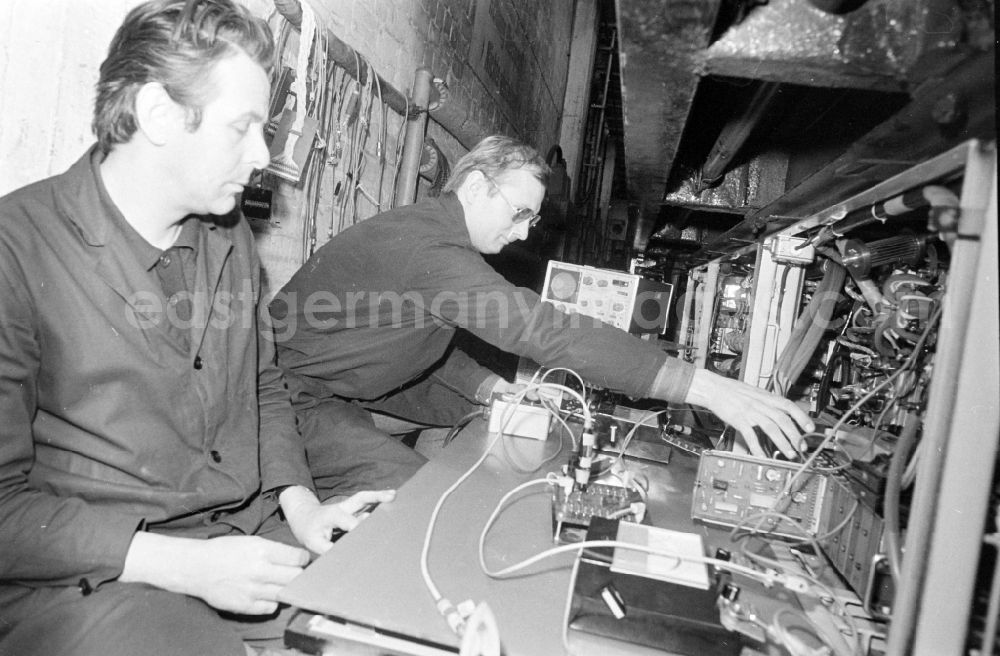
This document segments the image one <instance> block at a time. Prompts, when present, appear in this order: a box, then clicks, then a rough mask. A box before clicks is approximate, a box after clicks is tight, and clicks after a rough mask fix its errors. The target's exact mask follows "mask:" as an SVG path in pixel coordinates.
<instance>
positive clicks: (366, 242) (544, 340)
mask: <svg viewBox="0 0 1000 656" xmlns="http://www.w3.org/2000/svg"><path fill="white" fill-rule="evenodd" d="M270 308H271V314H272V317H273V321H274V331H275V338H276V341H277V343H278V364H279V365H280V366H281V367H282V368H283V369H284V370H285V374H286V377H287V378H288V382H289V387H290V388H291V389H292V391H293V395H294V394H296V393H299V394H303V393H304V394H308V395H311V396H314V397H317V398H323V397H326V396H341V397H347V398H358V399H374V398H378V397H380V396H382V395H385V394H387V393H390V392H391V391H392V390H394V389H396V388H398V387H399V386H401V385H404V384H406V383H407V382H409V381H411V380H413V379H414V378H416V377H418V376H421V375H422V374H424V373H425V372H427V371H428V369H431V368H435V367H437V371H438V372H439V373H440V374H441V377H443V378H444V379H446V380H449V381H451V382H452V384H453V386H454V388H455V389H456V390H458V391H461V392H463V393H464V394H465V395H466V396H467V397H469V398H472V395H473V394H474V392H475V390H476V389H477V386H478V385H479V383H480V382H482V380H483V379H484V377H485V376H486V375H487V372H486V371H485V370H484V369H482V368H480V367H478V365H476V364H475V363H474V362H473V361H472V360H471V359H470V358H468V357H465V356H463V355H461V352H459V351H453V354H452V356H451V357H449V358H448V359H447V360H445V361H444V362H441V358H442V357H443V356H444V355H445V353H446V351H447V348H448V345H449V343H450V342H451V339H452V337H453V335H454V331H455V329H456V328H458V327H461V328H465V329H467V330H468V331H469V332H471V333H473V334H474V335H476V336H477V337H479V338H481V339H482V340H484V341H486V342H487V343H489V344H492V345H494V346H496V347H498V348H500V349H502V350H504V351H507V352H511V353H516V354H518V355H523V356H526V357H528V358H530V359H532V360H534V361H535V362H538V363H540V364H543V365H546V366H549V367H556V366H558V367H568V368H570V369H573V370H575V371H577V372H578V373H580V374H581V375H582V376H583V377H584V378H585V379H587V380H588V381H589V382H591V383H593V384H597V385H600V386H602V387H605V388H609V389H613V390H617V391H621V392H624V393H626V394H628V395H629V396H632V397H635V398H641V397H645V396H647V395H648V394H649V392H650V390H651V388H652V385H653V381H654V379H655V378H656V376H657V373H658V372H659V371H660V368H661V367H662V366H664V363H665V362H668V363H669V364H668V365H667V366H668V367H670V368H671V369H670V373H672V374H676V375H672V376H670V377H669V378H668V380H669V381H670V383H669V384H668V386H669V388H670V389H669V394H668V396H669V397H670V398H669V399H667V400H674V401H681V400H683V397H684V395H685V394H686V393H687V387H688V385H689V383H690V379H691V374H692V372H693V369H692V368H691V365H690V364H688V363H685V362H683V361H680V360H677V359H674V358H670V359H669V360H668V359H667V356H666V354H665V353H663V351H662V350H660V349H659V348H658V347H657V346H656V345H655V344H653V343H650V342H646V341H644V340H641V339H639V338H637V337H634V336H632V335H629V334H628V333H626V332H624V331H622V330H619V329H617V328H614V327H612V326H610V325H609V324H605V323H602V322H601V321H598V320H596V319H591V318H589V317H585V316H582V315H578V314H575V315H568V314H564V313H563V312H560V311H559V310H557V309H556V308H555V306H553V305H552V304H551V303H544V302H541V300H540V298H539V296H538V294H536V293H535V292H533V291H531V290H530V289H526V288H523V287H516V286H514V285H512V284H511V283H509V282H508V281H507V280H506V279H504V278H503V277H502V276H501V275H500V274H498V273H497V272H496V270H494V269H493V268H492V267H491V266H490V265H489V264H488V263H487V262H486V261H485V260H484V259H483V257H482V255H481V254H480V253H479V252H478V251H477V250H476V249H475V247H474V246H473V245H472V241H471V239H470V237H469V231H468V228H467V227H466V225H465V217H464V213H463V208H462V205H461V203H460V202H459V200H458V198H457V197H456V196H455V195H454V194H445V195H443V196H442V197H440V198H437V199H429V200H425V201H421V202H419V203H416V204H414V205H407V206H404V207H400V208H397V209H393V210H390V211H388V212H384V213H382V214H379V215H377V216H375V217H372V218H371V219H368V220H366V221H363V222H361V223H360V224H357V225H355V226H352V227H350V228H348V229H347V230H344V231H343V232H341V233H340V234H338V235H337V236H336V237H334V238H333V239H331V240H330V241H329V242H327V243H326V244H324V245H323V246H322V247H321V248H319V249H318V250H317V251H316V253H315V254H314V255H313V256H312V257H311V258H310V259H309V260H308V261H307V262H306V263H305V265H303V266H302V268H301V269H299V271H298V272H297V273H296V274H295V275H294V276H292V278H291V280H289V282H288V284H287V285H285V287H284V288H283V289H282V290H281V291H280V292H279V293H278V294H277V295H276V297H275V299H274V300H272V302H271V305H270Z"/></svg>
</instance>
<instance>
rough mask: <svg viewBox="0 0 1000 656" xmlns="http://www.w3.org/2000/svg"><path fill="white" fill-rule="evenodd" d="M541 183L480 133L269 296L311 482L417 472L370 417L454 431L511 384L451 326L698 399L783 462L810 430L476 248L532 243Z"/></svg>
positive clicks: (500, 140)
mask: <svg viewBox="0 0 1000 656" xmlns="http://www.w3.org/2000/svg"><path fill="white" fill-rule="evenodd" d="M548 174H549V168H548V166H547V165H546V163H545V161H544V160H543V159H542V158H540V157H539V156H538V154H537V153H536V152H535V151H534V150H533V149H531V148H530V147H528V146H526V145H524V144H522V143H520V142H518V141H516V140H514V139H510V138H507V137H500V136H494V137H488V138H486V139H484V140H483V141H482V142H480V143H479V144H478V145H477V146H476V147H475V148H474V149H473V150H472V151H470V152H469V153H467V154H466V155H465V156H464V157H462V158H461V159H460V160H459V161H458V162H457V164H456V166H455V168H454V171H453V173H452V176H451V178H450V179H449V181H448V183H447V184H446V185H445V187H444V191H445V193H444V194H443V195H442V196H441V197H439V198H432V199H428V200H424V201H422V202H418V203H416V204H413V205H408V206H404V207H400V208H396V209H393V210H390V211H388V212H384V213H382V214H379V215H377V216H375V217H372V218H370V219H368V220H366V221H363V222H362V223H360V224H358V225H355V226H353V227H351V228H348V229H347V230H345V231H343V232H341V233H340V234H338V235H337V236H336V237H334V238H333V239H331V240H330V241H329V242H328V243H327V244H325V245H324V246H322V247H321V248H320V249H319V250H317V251H316V253H315V254H314V255H313V256H312V258H310V259H309V261H308V262H306V263H305V265H303V267H302V268H301V269H300V270H299V271H298V272H297V273H296V274H295V275H294V276H293V277H292V278H291V280H290V281H289V282H288V284H287V285H286V286H285V287H284V288H283V289H282V290H281V291H280V292H279V293H278V294H277V295H276V296H275V298H274V300H273V301H272V302H271V304H270V309H271V314H272V318H273V321H274V330H275V338H276V341H277V344H278V364H279V366H280V367H281V368H282V369H283V370H284V372H285V376H286V379H287V381H288V385H289V389H290V391H291V393H292V403H293V406H294V407H295V410H296V413H297V416H298V420H299V429H300V431H301V432H302V434H303V437H305V438H306V442H307V451H308V453H309V465H310V468H311V470H312V472H313V475H314V476H315V477H316V481H317V484H318V485H323V486H326V485H328V484H333V483H332V482H331V483H327V482H326V481H340V482H342V484H343V485H344V489H345V490H351V489H354V488H355V486H354V485H352V484H351V478H352V476H355V475H357V474H358V473H361V472H363V473H364V477H365V478H364V480H368V481H381V482H382V484H383V485H385V486H389V487H392V486H396V485H398V484H399V483H400V482H402V480H405V478H406V477H407V476H408V475H409V474H411V473H412V472H413V471H414V470H415V469H416V468H417V467H419V466H420V464H421V463H422V462H423V458H422V457H421V456H419V455H418V454H417V453H415V452H413V451H412V450H410V449H408V448H407V447H405V446H403V445H402V444H399V443H398V442H395V441H394V440H392V439H391V438H389V437H388V436H387V435H385V434H384V433H382V432H381V431H379V430H378V429H377V428H376V427H375V425H374V423H373V421H372V418H371V416H370V415H369V412H368V411H369V410H370V411H374V412H376V413H385V414H388V415H391V416H394V417H398V418H401V419H405V420H409V421H413V422H417V423H420V424H423V425H431V426H447V425H451V424H453V423H455V422H457V421H458V420H459V419H460V418H461V417H463V416H464V415H465V414H466V413H468V412H469V411H470V410H472V409H473V408H475V407H476V404H482V403H486V402H488V400H489V397H490V394H491V393H492V392H494V391H507V390H508V389H509V384H508V383H507V382H506V381H504V380H502V379H500V377H499V376H497V375H495V374H493V373H492V372H491V371H489V370H488V369H485V368H483V367H481V366H479V365H478V364H476V363H475V361H473V360H472V359H471V358H469V357H468V356H466V355H465V354H463V353H462V352H461V351H459V350H456V349H454V348H452V344H451V342H452V337H453V335H454V332H455V330H456V328H459V327H461V328H464V329H466V330H468V331H469V332H471V333H472V334H474V335H476V336H477V337H479V338H480V339H482V340H484V341H485V342H487V343H489V344H492V345H494V346H496V347H498V348H500V349H502V350H504V351H508V352H512V353H516V354H519V355H523V356H527V357H528V358H530V359H532V360H534V361H535V362H538V363H540V364H543V365H545V366H549V367H556V366H558V367H568V368H570V369H573V370H575V371H577V372H578V373H579V374H580V375H581V376H583V378H584V379H585V380H587V381H588V382H590V383H593V384H596V385H599V386H601V387H604V388H609V389H612V390H616V391H620V392H624V393H625V394H627V395H629V396H630V397H633V398H654V399H662V400H664V401H672V402H686V403H692V404H696V405H700V406H703V407H706V408H708V409H709V410H711V411H713V412H714V413H715V414H716V415H718V416H719V417H720V418H721V419H722V420H724V421H725V422H727V423H729V424H731V425H732V426H733V427H734V428H736V429H737V430H738V431H740V432H741V433H742V434H750V435H752V434H753V432H752V431H753V429H754V427H759V428H760V429H762V430H763V431H764V432H765V433H766V434H767V435H768V436H769V437H770V439H771V440H772V441H773V442H774V443H775V445H776V446H778V447H779V448H780V449H781V450H782V451H784V452H785V453H786V454H787V455H792V454H793V449H794V448H795V447H797V446H798V443H799V439H800V428H801V429H804V430H812V428H813V425H812V422H811V421H810V420H809V418H808V416H807V415H806V413H805V412H804V411H802V410H801V409H800V408H799V407H797V406H796V405H795V404H794V403H792V402H791V401H788V400H786V399H783V398H781V397H778V396H775V395H772V394H770V393H768V392H766V391H764V390H761V389H759V388H756V387H753V386H751V385H747V384H745V383H742V382H738V381H734V380H731V379H728V378H724V377H721V376H718V375H716V374H713V373H710V372H708V371H705V370H703V369H695V367H694V366H693V365H691V364H689V363H687V362H684V361H682V360H679V359H676V358H670V357H667V355H666V354H665V353H664V352H663V351H662V350H661V349H660V348H658V347H657V346H656V344H655V343H651V342H647V341H644V340H641V339H639V338H637V337H634V336H632V335H629V334H628V333H625V332H623V331H621V330H618V329H616V328H613V327H610V326H609V325H607V324H603V323H601V322H600V321H597V320H596V319H590V318H588V317H582V316H580V315H572V316H570V315H566V314H563V313H562V312H560V311H559V310H557V309H556V308H555V307H554V306H553V305H552V304H550V303H543V302H541V301H540V299H539V297H538V295H537V294H535V293H534V292H533V291H531V290H529V289H525V288H520V287H516V286H514V285H512V284H511V283H509V282H508V281H507V280H505V279H504V278H503V277H502V276H500V275H499V274H498V273H497V272H496V271H495V270H494V269H493V268H492V267H491V266H490V265H489V264H488V263H487V262H486V261H485V260H484V259H483V257H482V254H484V253H487V254H488V253H498V252H499V251H500V250H501V249H502V248H503V247H504V246H506V245H507V244H509V243H511V242H513V241H516V240H520V239H524V238H526V237H527V235H528V230H530V228H531V226H532V225H534V224H535V223H536V222H537V218H538V215H537V212H538V208H539V207H540V206H541V203H542V199H543V197H544V195H545V184H546V180H547V177H548ZM796 424H797V425H796ZM331 445H332V448H331Z"/></svg>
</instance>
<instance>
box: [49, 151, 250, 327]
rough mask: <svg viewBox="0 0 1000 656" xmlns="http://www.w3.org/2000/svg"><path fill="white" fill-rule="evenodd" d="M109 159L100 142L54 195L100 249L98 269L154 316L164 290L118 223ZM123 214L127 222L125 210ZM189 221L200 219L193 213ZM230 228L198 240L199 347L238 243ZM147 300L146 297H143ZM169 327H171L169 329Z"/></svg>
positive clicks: (207, 231)
mask: <svg viewBox="0 0 1000 656" xmlns="http://www.w3.org/2000/svg"><path fill="white" fill-rule="evenodd" d="M102 159H103V156H102V155H101V152H100V150H98V148H97V146H96V145H95V146H93V147H91V148H90V150H88V151H87V153H86V154H85V155H84V156H83V157H81V158H80V159H79V160H77V162H76V163H75V164H73V166H71V167H70V168H69V170H67V171H66V173H65V174H64V175H63V176H62V178H61V180H60V184H58V185H56V188H55V191H54V195H55V197H56V202H57V205H58V207H59V210H60V212H61V213H62V214H63V215H64V217H65V218H66V219H67V220H68V221H70V222H71V223H72V224H73V225H74V226H76V228H77V230H78V231H79V233H80V235H81V237H82V239H83V240H84V242H86V243H87V244H88V245H90V246H93V247H96V248H95V249H94V251H93V255H94V258H95V260H96V262H95V270H96V271H97V273H98V275H99V276H100V277H101V278H102V279H103V280H104V281H105V282H106V283H107V284H108V286H110V287H111V288H112V289H113V290H114V291H115V292H116V293H117V294H118V295H119V296H121V297H122V299H124V300H125V302H126V303H128V304H129V305H130V306H131V307H132V309H133V310H134V311H135V312H136V313H137V314H139V315H140V316H143V317H148V312H149V307H148V300H149V294H153V295H155V296H157V297H158V298H159V300H160V307H161V308H163V307H166V305H165V303H166V298H165V297H164V296H163V290H162V289H161V288H160V286H159V285H158V284H157V282H156V280H155V276H154V275H153V274H152V273H150V272H149V271H147V270H145V268H144V267H143V266H142V264H141V263H140V261H139V257H138V255H137V254H136V253H134V252H132V249H131V248H130V247H129V244H128V241H127V240H126V239H125V236H124V234H122V231H121V229H120V228H119V227H118V226H117V225H116V224H115V219H114V218H113V215H112V213H118V208H117V207H115V204H114V203H113V202H112V200H111V197H110V196H109V195H108V193H107V190H106V189H105V188H104V183H103V181H102V180H101V174H100V168H99V167H100V162H101V160H102ZM118 216H119V218H120V219H121V220H122V221H124V218H123V217H121V215H120V213H119V215H118ZM188 220H189V221H197V220H200V219H199V217H195V216H192V217H191V218H190V219H188ZM227 232H228V231H227V230H225V229H215V230H210V229H207V228H205V229H202V230H201V231H200V241H199V244H198V250H199V252H200V253H199V258H198V261H199V264H198V273H197V282H196V284H195V285H196V289H199V290H204V291H206V292H207V294H202V295H201V296H202V297H203V298H201V299H200V301H201V302H200V303H199V304H196V305H197V307H195V308H193V312H194V317H193V323H192V327H193V330H192V334H191V342H192V345H193V346H194V345H198V344H200V343H201V340H202V339H203V337H204V332H205V329H206V327H207V324H208V320H209V316H210V314H211V308H212V302H213V298H214V293H215V290H216V288H217V287H218V284H219V279H220V277H221V275H222V269H223V267H224V265H225V262H226V259H227V258H228V256H229V253H230V251H231V250H232V248H233V242H232V240H231V239H230V238H229V237H228V235H227V234H226V233H227ZM144 298H145V299H146V300H145V301H144V300H143V299H144ZM164 330H165V329H164Z"/></svg>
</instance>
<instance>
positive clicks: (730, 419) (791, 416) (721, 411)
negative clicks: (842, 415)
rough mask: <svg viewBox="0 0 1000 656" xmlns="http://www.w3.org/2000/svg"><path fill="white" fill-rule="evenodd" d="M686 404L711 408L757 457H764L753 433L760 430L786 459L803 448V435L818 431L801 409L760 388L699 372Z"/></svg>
mask: <svg viewBox="0 0 1000 656" xmlns="http://www.w3.org/2000/svg"><path fill="white" fill-rule="evenodd" d="M684 400H685V401H686V402H687V403H691V404H694V405H699V406H702V407H704V408H708V409H709V410H711V411H712V412H713V413H715V414H716V415H717V416H718V417H719V419H721V420H722V421H724V422H726V423H727V424H729V425H731V426H732V427H733V428H735V429H736V430H737V431H739V433H740V435H742V436H743V440H744V442H745V443H746V444H747V446H748V447H749V448H750V452H751V453H753V454H754V455H756V456H765V455H767V454H765V453H764V452H763V450H762V449H761V448H760V443H759V442H758V440H757V436H756V434H755V433H754V427H758V428H760V429H761V430H762V431H763V432H764V433H765V434H766V435H767V437H768V438H769V439H770V440H771V442H773V443H774V445H775V446H776V447H777V448H778V449H779V450H780V451H781V453H782V454H784V455H785V457H786V458H789V459H792V458H795V456H796V455H797V452H798V451H799V450H801V448H802V433H803V432H808V431H812V430H814V429H815V428H816V426H815V425H814V424H813V422H812V420H811V419H810V418H809V415H808V414H806V412H805V411H804V410H802V408H800V407H799V406H797V405H795V403H793V402H792V401H789V400H788V399H786V398H783V397H781V396H778V395H776V394H772V393H771V392H768V391H766V390H763V389H761V388H759V387H754V386H753V385H749V384H747V383H744V382H741V381H738V380H733V379H731V378H725V377H724V376H719V375H718V374H714V373H712V372H710V371H706V370H705V369H698V370H696V371H695V373H694V378H693V379H692V380H691V387H690V388H688V393H687V397H686V398H685V399H684Z"/></svg>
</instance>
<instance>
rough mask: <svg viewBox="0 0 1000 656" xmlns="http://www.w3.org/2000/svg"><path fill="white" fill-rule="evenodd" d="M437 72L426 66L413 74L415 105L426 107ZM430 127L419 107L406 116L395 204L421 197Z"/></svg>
mask: <svg viewBox="0 0 1000 656" xmlns="http://www.w3.org/2000/svg"><path fill="white" fill-rule="evenodd" d="M433 77H434V76H433V75H431V72H430V71H429V70H427V69H426V68H418V69H417V72H416V74H415V75H414V76H413V105H414V106H415V107H416V108H420V109H421V110H423V109H424V108H426V107H427V105H428V102H429V100H430V95H431V80H432V79H433ZM426 130H427V112H426V111H418V112H416V113H415V115H411V116H407V117H406V137H405V138H404V140H403V156H402V160H401V161H400V164H399V177H398V178H397V180H396V189H395V192H396V193H395V194H394V195H393V201H392V206H393V207H399V206H400V205H409V204H410V203H412V202H413V201H415V200H416V197H417V176H418V175H419V174H420V171H419V169H420V155H421V153H422V151H423V148H424V132H425V131H426Z"/></svg>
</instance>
